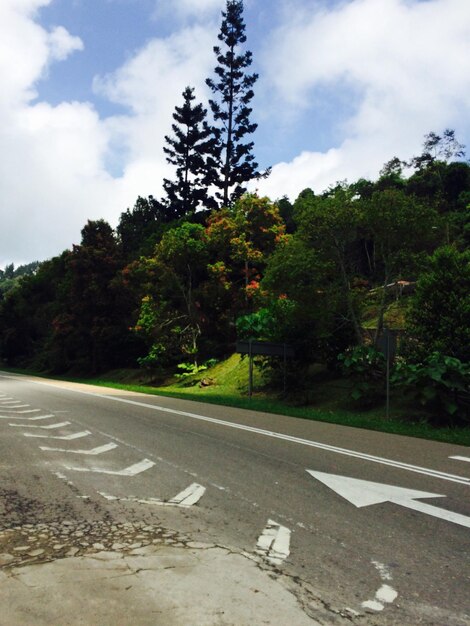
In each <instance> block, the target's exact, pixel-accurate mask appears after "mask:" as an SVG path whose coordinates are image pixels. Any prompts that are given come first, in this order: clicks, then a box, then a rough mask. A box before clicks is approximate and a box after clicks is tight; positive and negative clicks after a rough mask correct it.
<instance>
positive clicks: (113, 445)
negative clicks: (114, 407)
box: [39, 442, 118, 456]
mask: <svg viewBox="0 0 470 626" xmlns="http://www.w3.org/2000/svg"><path fill="white" fill-rule="evenodd" d="M117 447H118V445H117V443H112V442H111V443H105V444H104V446H99V447H98V448H93V449H92V450H67V448H50V447H48V446H39V448H40V449H41V450H47V451H49V452H70V453H71V454H90V455H92V456H96V455H98V454H103V452H108V451H109V450H114V449H115V448H117Z"/></svg>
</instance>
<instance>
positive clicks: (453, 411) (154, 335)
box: [0, 1, 470, 424]
mask: <svg viewBox="0 0 470 626" xmlns="http://www.w3.org/2000/svg"><path fill="white" fill-rule="evenodd" d="M222 16H223V19H222V24H221V29H220V34H219V41H220V43H219V45H218V46H216V47H215V48H214V52H215V57H216V61H217V65H216V67H215V70H214V78H213V79H208V80H207V84H208V86H209V88H210V90H211V92H212V94H213V100H210V101H209V103H208V106H209V109H210V115H209V114H208V111H207V109H206V108H205V107H204V106H203V104H201V103H197V102H196V98H195V94H194V89H192V88H191V87H187V88H186V89H185V90H184V92H183V100H182V103H181V104H180V105H178V106H176V107H175V112H174V115H173V118H174V119H173V124H172V126H171V134H169V135H168V136H167V137H165V144H166V147H165V154H166V157H167V160H168V161H169V163H171V164H172V165H173V166H174V168H175V177H174V180H165V181H164V182H163V189H164V197H163V198H161V199H156V198H154V197H152V196H150V197H148V198H142V197H139V198H138V199H137V201H136V203H135V205H134V207H132V208H129V209H127V210H126V211H125V212H123V213H122V214H121V217H120V220H119V223H118V225H117V227H116V229H113V228H112V227H111V226H110V225H109V224H108V223H107V222H105V221H103V220H98V221H89V222H88V223H87V224H86V225H85V226H84V228H83V230H82V238H81V243H80V244H79V245H75V246H73V248H72V249H71V250H65V251H64V252H63V253H62V254H60V255H59V256H57V257H54V258H52V259H50V260H47V261H44V262H41V263H34V264H30V265H29V266H24V267H20V268H16V269H15V268H14V266H13V265H10V266H7V267H6V268H5V269H4V270H3V271H0V328H1V338H0V357H1V358H2V359H3V360H4V362H5V364H7V365H10V366H19V367H31V368H34V369H36V370H40V371H47V372H51V373H72V374H85V373H86V374H90V373H98V372H103V371H106V370H110V369H113V368H118V367H142V368H149V369H151V370H152V371H154V372H155V375H157V374H158V372H169V371H172V370H173V371H174V370H175V369H176V368H177V366H178V365H181V364H185V365H184V367H186V368H187V369H188V370H189V371H191V370H192V371H197V368H198V367H199V366H200V365H201V364H203V363H204V362H206V361H208V360H211V359H221V358H224V357H225V356H227V355H229V354H231V353H233V351H234V349H235V342H236V340H237V339H250V338H251V339H257V340H268V341H275V342H285V343H288V344H290V345H292V346H293V347H294V349H295V359H294V362H293V363H292V367H290V372H291V377H292V385H296V386H297V387H302V385H303V384H305V381H307V380H308V375H307V372H308V371H309V368H310V367H311V365H312V364H313V363H319V364H322V365H323V366H324V367H325V370H326V371H330V372H332V373H336V374H337V373H338V372H341V375H343V376H349V377H352V378H353V380H355V381H356V383H357V384H356V386H355V399H356V400H358V401H360V400H361V398H362V400H363V401H365V399H367V400H368V401H369V400H370V399H371V398H374V395H375V394H377V393H382V379H383V371H384V367H385V364H384V357H383V354H382V352H381V350H380V346H381V343H380V341H381V337H382V336H383V331H384V329H386V328H389V329H392V330H394V331H396V333H397V334H398V336H399V342H398V355H397V357H396V359H395V364H394V368H393V374H392V382H393V384H395V385H402V386H403V387H404V388H413V390H414V391H416V392H418V393H419V394H420V401H423V402H429V403H431V404H432V405H433V406H434V407H435V408H436V415H438V416H439V417H438V418H436V419H438V420H439V421H440V423H448V424H454V423H462V421H463V422H464V423H467V424H468V422H469V419H470V418H469V402H468V394H469V382H468V381H469V374H470V369H469V361H470V323H469V322H470V295H469V294H470V250H469V243H470V165H469V164H468V162H466V161H465V160H464V152H463V150H464V148H463V146H462V145H460V144H459V143H458V142H457V140H456V138H455V133H454V131H452V130H445V131H444V132H443V133H442V134H441V135H438V134H436V133H434V132H431V133H429V134H428V135H427V136H426V137H425V141H424V145H423V150H422V153H421V154H420V155H418V156H415V157H412V158H408V159H407V160H401V159H399V158H397V157H395V158H393V159H391V160H390V161H389V162H388V163H387V164H385V165H384V167H383V169H382V171H381V172H380V175H379V177H378V179H377V180H374V181H372V180H364V179H361V180H358V181H356V182H353V183H348V182H340V183H336V184H334V185H332V186H331V187H330V188H329V189H327V190H326V191H324V192H323V193H320V194H317V193H314V191H312V190H311V189H305V190H303V191H302V192H301V193H300V194H299V196H298V197H297V199H296V200H295V201H294V202H291V201H289V199H288V198H287V197H283V198H280V199H277V200H276V201H272V200H270V199H269V198H266V197H259V196H258V195H257V194H256V193H247V184H248V183H249V182H250V181H253V180H254V179H256V178H259V177H262V176H267V175H269V171H265V172H259V171H258V165H257V163H256V162H255V159H254V155H253V149H254V144H253V142H252V141H249V136H250V134H251V133H253V132H254V131H255V129H256V124H254V123H253V122H252V121H251V113H252V110H251V108H250V106H249V105H250V101H251V99H252V97H253V86H254V84H255V82H256V79H257V76H256V74H249V73H248V68H249V66H250V64H251V61H252V59H251V53H250V52H247V51H245V52H243V44H244V43H245V40H246V37H245V25H244V22H243V3H242V2H237V1H229V2H227V6H226V11H225V12H224V13H223V14H222ZM264 366H265V369H266V376H267V379H269V380H271V382H272V384H274V385H275V384H276V381H277V380H278V377H279V368H280V364H279V363H278V362H277V361H276V359H267V360H266V362H265V364H264ZM378 381H380V383H379V382H378ZM292 385H291V386H292Z"/></svg>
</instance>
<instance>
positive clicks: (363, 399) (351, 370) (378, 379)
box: [338, 346, 385, 406]
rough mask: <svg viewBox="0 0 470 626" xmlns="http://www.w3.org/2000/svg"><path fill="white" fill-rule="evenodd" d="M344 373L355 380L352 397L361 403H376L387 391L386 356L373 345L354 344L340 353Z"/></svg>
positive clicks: (339, 357) (365, 404)
mask: <svg viewBox="0 0 470 626" xmlns="http://www.w3.org/2000/svg"><path fill="white" fill-rule="evenodd" d="M338 360H339V361H340V362H341V366H342V370H343V373H344V374H345V375H346V376H347V377H348V378H350V379H352V381H353V382H354V388H353V390H352V392H351V397H352V398H353V400H356V401H357V402H359V403H360V404H361V405H364V406H367V405H372V404H374V403H376V402H377V401H378V400H379V399H381V398H382V397H383V395H384V391H385V357H384V355H383V354H382V353H381V352H379V351H378V350H376V349H375V348H374V347H372V346H354V347H353V348H348V349H347V350H345V351H344V352H342V353H341V354H339V355H338Z"/></svg>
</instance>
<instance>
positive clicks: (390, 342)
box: [377, 328, 397, 419]
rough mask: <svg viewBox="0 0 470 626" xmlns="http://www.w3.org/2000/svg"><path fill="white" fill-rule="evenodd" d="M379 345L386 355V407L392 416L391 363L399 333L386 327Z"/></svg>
mask: <svg viewBox="0 0 470 626" xmlns="http://www.w3.org/2000/svg"><path fill="white" fill-rule="evenodd" d="M377 347H378V349H379V350H380V352H382V354H383V355H384V357H385V366H386V381H385V382H386V408H385V415H386V418H387V419H388V418H389V417H390V365H391V363H393V360H394V359H395V355H396V353H397V334H396V332H394V331H393V330H390V329H389V328H384V331H383V334H382V335H381V336H380V337H379V340H378V342H377Z"/></svg>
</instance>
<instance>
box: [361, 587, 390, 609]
mask: <svg viewBox="0 0 470 626" xmlns="http://www.w3.org/2000/svg"><path fill="white" fill-rule="evenodd" d="M397 596H398V593H397V592H396V591H395V589H394V588H393V587H390V585H382V586H381V587H380V589H378V591H376V593H375V600H366V602H363V603H362V604H361V606H363V607H364V608H365V609H371V610H372V611H383V609H384V608H385V604H390V603H391V602H393V601H394V600H395V598H396V597H397ZM384 603H385V604H384Z"/></svg>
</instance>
